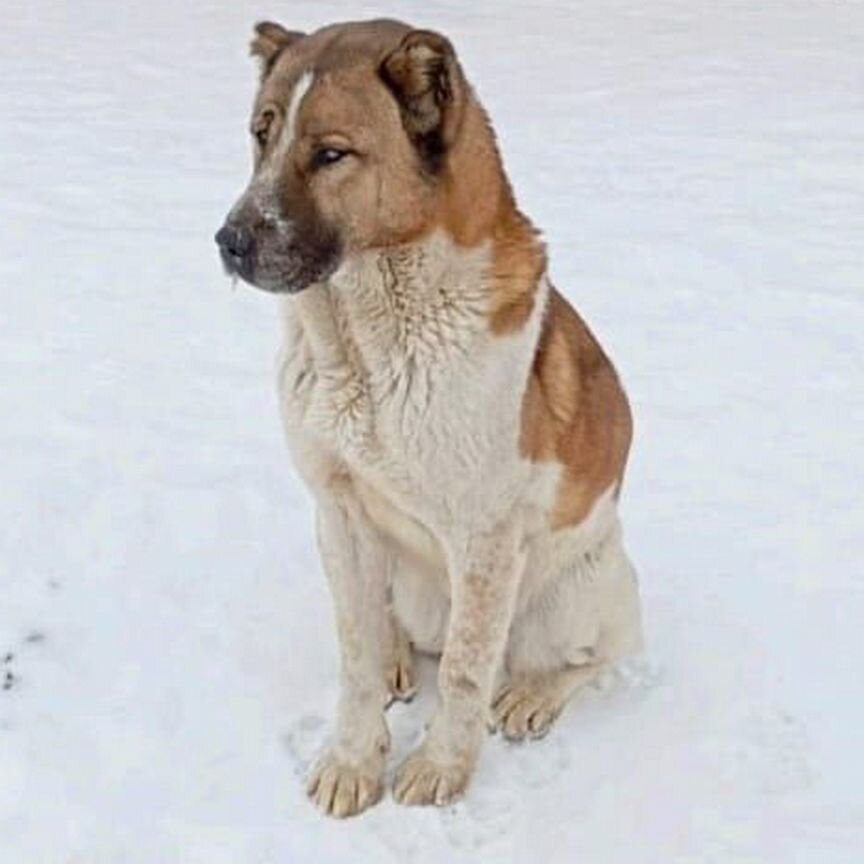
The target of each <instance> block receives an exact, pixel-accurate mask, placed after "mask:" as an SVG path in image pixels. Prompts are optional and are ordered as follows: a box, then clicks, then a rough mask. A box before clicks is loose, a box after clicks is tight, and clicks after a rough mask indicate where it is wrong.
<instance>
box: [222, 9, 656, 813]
mask: <svg viewBox="0 0 864 864" xmlns="http://www.w3.org/2000/svg"><path fill="white" fill-rule="evenodd" d="M251 51H252V54H253V55H254V56H255V57H257V58H258V61H259V62H260V85H259V88H258V93H257V96H256V98H255V103H254V108H253V111H252V118H251V125H250V132H251V136H252V141H253V147H254V170H253V174H252V178H251V181H250V182H249V185H248V187H247V188H246V190H245V191H244V192H243V194H242V195H241V197H240V198H239V200H238V201H237V203H236V204H235V205H234V207H233V208H232V209H231V211H230V213H229V215H228V217H227V219H226V221H225V223H224V225H223V227H222V228H221V229H220V230H219V231H218V233H217V235H216V241H217V243H218V246H219V250H220V254H221V258H222V261H223V263H224V266H225V268H226V270H227V272H228V273H229V274H231V275H233V276H235V277H239V278H241V279H243V280H245V281H246V282H248V283H250V284H251V285H254V286H256V287H258V288H260V289H263V290H265V291H270V292H273V293H276V294H280V295H284V297H283V301H282V302H283V307H282V311H283V319H284V350H283V351H282V354H281V355H280V360H279V366H278V369H279V371H278V389H279V399H280V405H281V411H282V414H283V421H284V426H285V430H286V435H287V439H288V443H289V448H290V450H291V453H292V455H293V459H294V462H295V464H296V468H297V470H298V472H299V473H300V475H301V477H302V479H303V480H304V481H305V483H306V485H307V486H308V488H309V489H310V490H311V493H312V495H313V496H314V499H315V503H316V527H317V539H318V545H319V549H320V554H321V560H322V563H323V568H324V570H325V572H326V575H327V578H328V580H329V584H330V588H331V592H332V596H333V602H334V606H335V617H336V624H337V630H338V636H339V644H340V658H341V681H340V699H339V705H338V711H337V717H336V723H335V731H334V735H333V739H332V744H331V746H330V747H329V749H327V750H326V752H325V753H324V754H323V756H322V757H321V759H320V761H319V762H318V764H317V767H316V768H315V770H314V772H313V774H312V777H311V780H310V782H309V787H308V792H309V795H310V797H311V798H312V799H313V800H314V801H315V802H316V803H317V805H318V806H319V807H320V808H321V809H322V810H323V811H324V812H325V813H327V814H330V815H332V816H337V817H344V816H350V815H353V814H356V813H359V812H360V811H362V810H364V809H365V808H367V807H369V806H370V805H372V804H373V803H375V802H376V801H377V800H378V799H379V798H380V797H381V795H382V792H383V785H384V784H383V778H384V770H385V759H386V753H387V750H388V745H389V733H388V729H387V724H386V721H385V709H386V707H387V705H388V704H389V702H390V701H391V700H392V699H406V700H407V699H409V698H410V697H411V695H412V694H413V692H414V689H415V679H414V671H413V668H412V657H413V656H414V652H426V653H431V654H434V655H440V664H439V674H438V689H439V700H438V705H437V708H436V711H435V714H434V717H433V719H432V721H431V724H430V726H429V728H428V730H427V733H426V736H425V739H424V740H423V742H422V743H421V744H420V746H419V747H418V748H417V749H416V750H415V751H414V752H413V753H411V754H410V755H409V756H408V758H407V759H406V760H405V762H403V764H402V765H401V767H400V768H399V770H398V772H397V773H396V778H395V782H394V784H393V794H394V797H395V798H396V800H397V801H399V802H401V803H403V804H415V805H420V804H445V803H448V802H450V801H452V800H454V799H455V798H457V797H458V796H460V795H461V794H462V793H463V792H464V790H465V788H466V786H467V784H468V781H469V779H470V777H471V774H472V771H473V769H474V767H475V765H476V763H477V759H478V756H479V753H480V750H481V745H482V742H483V739H484V736H485V733H486V732H487V728H488V727H489V726H490V725H491V727H492V728H493V729H498V730H500V731H501V732H502V733H503V735H505V736H506V737H507V738H509V739H515V740H521V739H525V738H535V737H539V736H541V735H543V734H545V733H546V732H547V730H548V729H549V727H550V725H551V724H552V723H553V721H554V720H555V719H556V717H557V716H558V715H559V714H560V712H561V710H562V708H563V707H564V705H565V703H566V702H567V700H568V699H569V698H570V696H571V695H572V694H573V693H574V691H576V690H577V689H578V688H580V687H582V686H584V685H585V684H587V683H589V682H590V681H592V680H593V679H595V678H596V677H597V676H598V674H599V673H600V672H601V671H603V670H604V669H606V668H607V667H608V666H609V664H611V663H614V662H615V661H617V660H619V659H620V658H622V657H624V656H626V655H628V654H630V653H632V652H634V651H636V650H638V648H639V646H640V644H641V624H640V608H639V596H638V587H637V579H636V574H635V570H634V568H633V566H632V565H631V563H630V561H629V559H628V557H627V554H626V553H625V550H624V547H623V545H622V536H621V528H620V524H619V519H618V516H617V501H618V497H619V493H620V490H621V483H622V480H623V475H624V469H625V464H626V461H627V455H628V450H629V447H630V442H631V437H632V419H631V412H630V408H629V405H628V401H627V398H626V396H625V393H624V391H623V389H622V386H621V384H620V382H619V379H618V376H617V374H616V372H615V370H614V368H613V366H612V364H611V363H610V361H609V360H608V358H607V357H606V355H605V354H604V352H603V350H602V349H601V347H600V345H599V344H598V343H597V341H596V339H595V338H594V336H593V335H592V334H591V332H590V331H589V329H588V327H587V326H586V324H585V323H584V322H583V321H582V319H581V318H580V317H579V315H578V314H577V313H576V312H575V311H574V309H573V308H572V307H571V306H570V305H569V304H568V302H567V301H566V300H565V299H564V298H563V297H562V295H561V294H560V293H558V291H556V289H555V288H554V287H553V286H552V285H551V284H550V281H549V277H548V275H547V258H546V251H545V247H544V244H543V242H542V241H541V239H540V237H539V234H538V232H537V230H536V229H535V228H534V227H533V225H532V223H531V222H530V221H529V220H528V218H527V217H526V216H524V215H523V214H522V213H521V212H520V210H519V209H518V207H517V205H516V202H515V199H514V196H513V192H512V190H511V186H510V184H509V182H508V179H507V176H506V175H505V172H504V168H503V166H502V161H501V157H500V155H499V150H498V147H497V144H496V139H495V135H494V133H493V130H492V126H491V124H490V121H489V118H488V116H487V114H486V113H485V111H484V109H483V108H482V106H481V105H480V103H479V101H478V99H477V97H476V95H475V93H474V91H473V90H472V88H471V86H470V84H469V83H468V81H467V80H466V78H465V74H464V72H463V70H462V67H461V65H460V62H459V60H458V58H457V55H456V52H455V50H454V48H453V46H452V44H451V43H450V41H449V40H448V39H447V38H446V37H444V36H442V35H440V34H438V33H434V32H431V31H428V30H416V29H412V28H411V27H409V26H407V25H405V24H402V23H400V22H397V21H391V20H377V21H365V22H352V23H345V24H336V25H333V26H329V27H325V28H323V29H320V30H318V31H316V32H314V33H311V34H309V35H306V34H304V33H300V32H295V31H290V30H287V29H285V28H284V27H282V26H281V25H279V24H276V23H272V22H264V23H260V24H258V25H257V26H256V28H255V33H254V38H253V41H252V44H251Z"/></svg>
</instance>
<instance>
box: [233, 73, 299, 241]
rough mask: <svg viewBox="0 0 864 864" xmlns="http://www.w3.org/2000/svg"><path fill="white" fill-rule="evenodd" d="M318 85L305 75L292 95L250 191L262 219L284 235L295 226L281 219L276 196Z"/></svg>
mask: <svg viewBox="0 0 864 864" xmlns="http://www.w3.org/2000/svg"><path fill="white" fill-rule="evenodd" d="M314 81H315V79H314V76H313V75H312V73H311V72H304V73H303V75H301V76H300V78H299V80H298V81H297V84H296V85H295V86H294V92H293V93H292V94H291V100H290V102H289V103H288V110H287V112H286V113H285V117H284V120H283V122H282V126H281V128H280V129H279V136H278V138H277V139H276V143H275V144H274V146H273V147H271V148H270V150H269V152H268V153H267V155H266V157H265V159H264V162H263V164H262V165H261V168H260V169H259V171H258V172H257V173H256V176H255V179H254V181H253V183H252V185H251V186H250V188H249V195H250V197H251V198H252V200H253V201H254V202H255V203H256V205H257V207H258V210H259V212H260V213H261V215H262V217H263V218H264V219H265V220H266V221H268V222H269V223H270V224H271V225H273V227H275V228H276V229H277V231H279V232H280V233H282V234H288V233H290V232H291V230H292V225H291V223H290V222H288V221H287V220H286V219H284V218H283V217H282V215H281V211H280V208H279V206H278V202H277V200H276V196H275V190H276V188H277V180H278V177H279V173H280V172H281V171H282V169H283V166H284V165H285V162H286V160H287V159H288V153H289V152H290V150H291V147H292V146H293V145H294V141H295V139H296V137H297V115H298V114H299V112H300V106H301V105H302V104H303V99H304V98H305V96H306V94H307V93H308V92H309V90H310V89H311V87H312V85H313V83H314Z"/></svg>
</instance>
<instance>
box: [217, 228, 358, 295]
mask: <svg viewBox="0 0 864 864" xmlns="http://www.w3.org/2000/svg"><path fill="white" fill-rule="evenodd" d="M229 231H230V228H229V226H227V225H226V226H224V227H223V228H221V229H220V230H219V231H218V232H217V234H216V238H215V239H216V243H217V244H218V246H219V257H220V258H221V260H222V266H223V268H224V270H225V273H226V274H227V275H228V276H230V277H232V279H234V280H236V279H242V280H243V281H244V282H245V283H246V284H247V285H251V286H252V287H253V288H258V289H259V290H261V291H266V292H268V293H270V294H297V293H299V292H300V291H304V290H305V289H306V288H308V287H309V286H310V285H313V284H314V283H316V282H323V281H324V280H326V279H328V278H329V277H330V276H332V275H333V273H334V272H335V271H336V269H337V268H338V266H339V261H340V258H341V252H340V248H339V244H338V243H337V242H335V240H334V239H329V242H326V243H323V244H320V245H319V246H317V247H316V248H315V249H314V250H307V249H302V248H300V247H299V246H298V247H296V248H295V247H289V248H288V249H286V250H284V251H283V250H279V251H277V250H273V249H270V250H266V249H265V248H262V244H261V243H260V242H259V241H258V240H256V239H255V238H254V237H251V236H250V237H249V238H241V239H240V241H239V242H238V239H237V237H236V236H234V235H230V234H227V236H226V232H229Z"/></svg>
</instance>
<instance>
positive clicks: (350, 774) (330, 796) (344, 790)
mask: <svg viewBox="0 0 864 864" xmlns="http://www.w3.org/2000/svg"><path fill="white" fill-rule="evenodd" d="M383 777H384V757H383V755H381V756H378V755H376V756H373V757H370V758H368V759H365V760H364V761H362V762H360V763H359V764H356V765H355V764H351V763H349V762H346V761H344V760H342V759H340V758H339V757H338V756H336V754H335V753H332V752H330V753H326V754H325V755H324V756H323V757H322V759H321V760H320V761H319V763H318V765H317V767H316V768H315V770H314V772H313V773H312V777H311V778H310V780H309V785H308V786H307V789H306V791H307V793H308V794H309V797H310V798H311V799H312V801H314V802H315V804H316V805H317V807H318V808H319V809H320V810H321V811H322V812H324V813H325V814H326V815H327V816H334V817H336V818H337V819H344V818H346V817H348V816H356V815H357V814H358V813H362V812H363V811H364V810H366V809H367V808H368V807H371V806H372V805H373V804H375V803H376V802H377V801H378V800H379V799H380V798H381V795H382V792H383V790H384V782H383Z"/></svg>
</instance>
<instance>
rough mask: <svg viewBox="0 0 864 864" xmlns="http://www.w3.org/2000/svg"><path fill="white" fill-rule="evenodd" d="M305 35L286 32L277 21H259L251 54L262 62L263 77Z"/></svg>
mask: <svg viewBox="0 0 864 864" xmlns="http://www.w3.org/2000/svg"><path fill="white" fill-rule="evenodd" d="M305 35H306V34H305V33H299V32H298V31H296V30H286V29H285V28H284V27H283V26H282V25H281V24H277V23H276V22H275V21H259V22H258V23H257V24H256V25H255V35H254V36H253V37H252V41H251V42H250V43H249V53H250V54H251V55H252V56H253V57H257V58H258V59H259V60H260V61H261V77H262V78H264V77H265V76H266V75H267V73H268V72H269V71H270V70H271V69H272V68H273V64H274V63H275V62H276V59H277V58H278V57H279V55H280V54H281V53H282V52H283V51H284V50H285V49H286V48H289V47H290V46H291V45H293V44H294V43H295V42H297V41H298V40H300V39H302V38H303V37H304V36H305Z"/></svg>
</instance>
